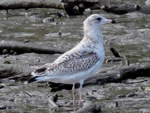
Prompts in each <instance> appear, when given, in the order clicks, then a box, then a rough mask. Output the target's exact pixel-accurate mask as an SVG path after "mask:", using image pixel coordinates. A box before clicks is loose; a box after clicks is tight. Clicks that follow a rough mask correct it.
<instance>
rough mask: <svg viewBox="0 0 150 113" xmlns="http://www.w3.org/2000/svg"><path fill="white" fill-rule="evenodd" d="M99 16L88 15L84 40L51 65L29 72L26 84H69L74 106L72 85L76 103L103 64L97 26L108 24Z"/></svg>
mask: <svg viewBox="0 0 150 113" xmlns="http://www.w3.org/2000/svg"><path fill="white" fill-rule="evenodd" d="M111 22H112V20H110V19H106V18H104V17H103V16H100V15H99V14H92V15H91V16H89V17H88V18H87V19H85V21H84V23H83V24H84V37H83V39H82V40H81V41H80V43H79V44H77V45H76V46H75V47H74V48H72V49H71V50H69V51H67V52H66V53H64V54H63V55H61V56H60V57H58V58H57V59H56V60H55V61H54V62H53V63H47V64H45V65H43V66H41V67H40V68H38V69H36V70H35V71H34V72H32V73H31V74H32V77H33V78H31V79H30V80H29V81H28V82H29V83H30V82H35V81H37V82H38V81H51V82H55V83H64V84H73V87H72V93H73V105H75V96H74V91H75V83H80V89H79V92H80V94H79V103H81V100H82V98H81V89H82V85H83V82H84V80H86V79H87V78H89V77H90V76H93V75H94V74H95V73H96V72H97V71H98V70H99V69H100V67H101V65H102V64H103V61H104V55H105V52H104V42H103V36H102V33H101V26H102V25H103V24H105V23H111Z"/></svg>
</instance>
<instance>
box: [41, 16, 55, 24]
mask: <svg viewBox="0 0 150 113" xmlns="http://www.w3.org/2000/svg"><path fill="white" fill-rule="evenodd" d="M48 22H55V19H54V18H52V17H48V18H45V19H43V23H48Z"/></svg>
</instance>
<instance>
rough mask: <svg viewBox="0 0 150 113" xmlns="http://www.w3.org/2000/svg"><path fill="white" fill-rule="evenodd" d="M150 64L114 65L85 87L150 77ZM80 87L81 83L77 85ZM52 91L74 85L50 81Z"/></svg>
mask: <svg viewBox="0 0 150 113" xmlns="http://www.w3.org/2000/svg"><path fill="white" fill-rule="evenodd" d="M149 75H150V65H149V64H147V65H146V64H145V65H133V66H122V67H119V68H118V67H114V68H111V69H105V70H102V71H101V72H100V73H98V74H97V75H96V76H93V77H92V78H89V79H87V80H86V81H85V82H84V85H83V86H84V87H86V86H89V85H102V84H107V83H119V82H122V81H124V80H127V79H135V78H137V77H149ZM76 86H77V87H79V84H77V85H76ZM50 87H52V91H57V90H61V89H71V88H72V85H64V84H54V83H50Z"/></svg>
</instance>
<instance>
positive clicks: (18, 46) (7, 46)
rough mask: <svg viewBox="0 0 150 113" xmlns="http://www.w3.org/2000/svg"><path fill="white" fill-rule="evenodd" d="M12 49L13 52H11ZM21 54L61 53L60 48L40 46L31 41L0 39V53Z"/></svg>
mask: <svg viewBox="0 0 150 113" xmlns="http://www.w3.org/2000/svg"><path fill="white" fill-rule="evenodd" d="M12 51H13V52H12ZM14 52H15V54H22V53H31V52H34V53H40V54H62V53H64V52H63V51H62V50H56V48H48V47H44V46H43V47H42V46H39V45H35V44H31V43H22V42H16V41H0V54H13V53H14Z"/></svg>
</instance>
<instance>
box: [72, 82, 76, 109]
mask: <svg viewBox="0 0 150 113" xmlns="http://www.w3.org/2000/svg"><path fill="white" fill-rule="evenodd" d="M74 93H75V84H73V86H72V97H73V106H75V102H76V99H75V95H74Z"/></svg>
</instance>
